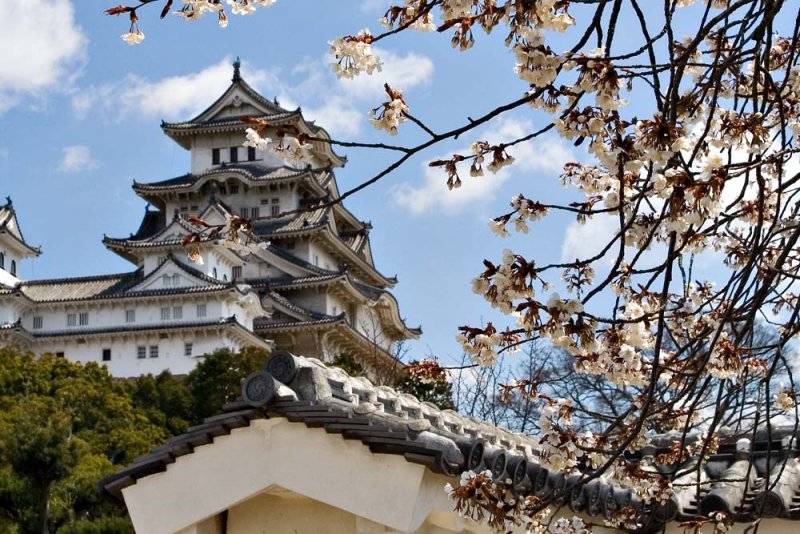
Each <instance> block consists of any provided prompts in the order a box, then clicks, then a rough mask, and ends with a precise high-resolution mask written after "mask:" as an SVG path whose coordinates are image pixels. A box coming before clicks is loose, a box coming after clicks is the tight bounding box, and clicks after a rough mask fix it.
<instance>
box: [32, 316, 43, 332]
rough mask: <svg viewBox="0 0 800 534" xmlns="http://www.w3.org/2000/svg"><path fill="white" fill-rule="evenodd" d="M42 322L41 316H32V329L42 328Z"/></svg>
mask: <svg viewBox="0 0 800 534" xmlns="http://www.w3.org/2000/svg"><path fill="white" fill-rule="evenodd" d="M43 322H44V319H42V316H41V315H36V316H34V317H33V329H34V330H40V329H41V328H42V323H43Z"/></svg>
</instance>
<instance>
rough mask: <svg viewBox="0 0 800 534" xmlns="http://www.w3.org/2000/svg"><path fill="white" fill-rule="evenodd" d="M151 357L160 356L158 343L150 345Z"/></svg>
mask: <svg viewBox="0 0 800 534" xmlns="http://www.w3.org/2000/svg"><path fill="white" fill-rule="evenodd" d="M150 357H151V358H158V345H150Z"/></svg>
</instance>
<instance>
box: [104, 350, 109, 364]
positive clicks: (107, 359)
mask: <svg viewBox="0 0 800 534" xmlns="http://www.w3.org/2000/svg"><path fill="white" fill-rule="evenodd" d="M103 361H104V362H110V361H111V349H103Z"/></svg>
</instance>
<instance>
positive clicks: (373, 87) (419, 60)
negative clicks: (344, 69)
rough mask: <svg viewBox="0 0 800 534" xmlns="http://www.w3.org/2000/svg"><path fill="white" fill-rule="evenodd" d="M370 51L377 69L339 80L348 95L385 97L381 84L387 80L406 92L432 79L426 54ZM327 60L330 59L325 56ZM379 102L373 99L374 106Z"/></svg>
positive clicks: (367, 97) (352, 96) (342, 89)
mask: <svg viewBox="0 0 800 534" xmlns="http://www.w3.org/2000/svg"><path fill="white" fill-rule="evenodd" d="M373 52H374V53H375V54H376V55H377V56H378V57H379V58H381V61H382V62H383V67H382V68H381V71H380V72H378V73H375V74H373V75H372V76H356V77H354V78H352V79H346V78H342V79H340V80H339V86H340V87H341V91H342V92H343V93H344V94H345V95H346V96H348V97H350V98H358V99H365V100H376V99H381V98H383V97H385V96H386V93H385V91H384V89H383V84H384V83H388V84H389V85H390V86H392V88H394V89H401V90H402V91H406V92H407V91H409V90H410V89H413V88H415V87H418V86H422V85H426V84H428V83H429V82H430V81H431V78H433V70H434V69H433V61H431V59H430V58H429V57H427V56H421V55H419V54H415V53H413V52H410V53H408V54H406V55H404V56H399V55H397V54H395V53H394V52H390V51H388V50H383V49H380V48H377V47H376V48H373ZM327 59H328V62H330V61H331V60H332V59H331V58H327ZM380 102H382V101H377V100H376V102H375V105H377V104H379V103H380Z"/></svg>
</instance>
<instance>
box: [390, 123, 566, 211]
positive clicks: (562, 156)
mask: <svg viewBox="0 0 800 534" xmlns="http://www.w3.org/2000/svg"><path fill="white" fill-rule="evenodd" d="M531 129H532V124H531V123H530V122H528V121H519V120H515V119H504V120H502V121H500V122H499V123H498V124H497V126H496V128H495V129H494V130H491V131H488V132H485V135H482V136H480V139H482V140H487V141H489V142H490V143H501V142H509V141H513V140H515V139H519V138H521V137H523V136H524V135H526V134H527V133H530V131H531ZM570 148H571V147H569V146H568V145H566V144H564V142H563V141H560V140H559V139H557V138H555V137H552V136H546V137H543V138H541V139H536V140H533V141H526V142H524V143H520V144H519V145H515V146H513V147H511V148H509V149H508V152H509V153H510V154H511V155H512V156H514V158H515V162H514V164H513V165H511V166H510V167H506V168H504V169H502V170H501V171H500V172H498V173H496V174H491V173H490V172H488V171H485V176H481V177H477V178H472V177H470V176H469V164H468V163H462V164H459V166H458V169H459V176H460V177H461V180H462V184H463V185H462V186H461V187H460V188H458V189H454V190H452V191H449V190H448V189H447V176H446V174H445V173H444V172H443V171H442V169H441V168H440V167H429V166H428V165H427V163H426V164H424V167H423V178H422V183H421V184H419V185H417V184H412V183H408V182H405V183H401V184H398V185H396V186H395V187H394V188H392V190H391V195H392V199H393V200H394V202H395V203H397V204H398V205H400V206H403V207H404V208H406V209H407V210H408V212H409V213H411V214H412V215H420V214H422V213H426V212H429V211H432V210H443V211H444V212H445V213H448V214H453V213H457V212H459V211H461V210H462V209H464V208H466V207H469V206H473V205H475V204H476V203H482V202H485V201H486V200H488V199H491V198H492V197H494V195H495V193H496V192H497V191H498V190H499V189H500V186H501V185H502V184H503V183H504V182H506V181H507V180H508V179H509V178H511V177H512V176H513V175H514V174H517V173H519V172H532V173H542V174H546V175H551V174H553V173H558V172H560V171H561V169H562V168H563V166H564V163H566V162H567V161H570V160H572V159H574V156H573V154H572V151H571V150H570ZM456 152H458V153H460V154H465V153H467V152H468V147H464V148H462V149H461V150H457V151H456ZM449 157H451V155H450V154H448V155H446V156H442V157H434V158H431V160H435V159H446V158H449ZM487 163H488V161H487ZM484 167H485V165H484Z"/></svg>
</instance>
